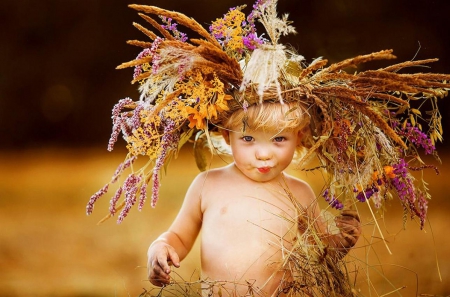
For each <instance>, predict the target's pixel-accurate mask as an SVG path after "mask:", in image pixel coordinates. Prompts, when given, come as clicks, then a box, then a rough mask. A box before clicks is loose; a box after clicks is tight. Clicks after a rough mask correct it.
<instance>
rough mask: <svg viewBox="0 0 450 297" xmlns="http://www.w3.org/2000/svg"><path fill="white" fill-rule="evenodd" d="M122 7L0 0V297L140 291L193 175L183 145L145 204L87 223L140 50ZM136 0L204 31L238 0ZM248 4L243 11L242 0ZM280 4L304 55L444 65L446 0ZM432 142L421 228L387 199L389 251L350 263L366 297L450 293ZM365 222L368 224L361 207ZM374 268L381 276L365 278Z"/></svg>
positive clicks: (446, 207)
mask: <svg viewBox="0 0 450 297" xmlns="http://www.w3.org/2000/svg"><path fill="white" fill-rule="evenodd" d="M131 3H135V2H134V1H123V0H117V1H106V0H92V1H80V0H60V1H58V0H42V1H30V0H19V1H1V2H0V26H1V28H2V41H1V45H0V65H1V69H2V71H1V74H0V96H1V97H0V133H1V135H2V136H3V137H2V138H1V140H0V228H1V232H0V296H138V295H139V294H140V293H142V292H143V291H144V288H146V289H147V290H148V289H149V288H150V286H149V283H148V282H147V281H145V277H146V268H145V265H146V250H147V247H148V245H149V243H150V242H151V241H152V240H153V239H154V238H155V237H156V236H157V235H158V234H159V233H161V232H162V231H164V230H165V229H166V228H167V227H168V225H169V224H170V222H171V220H172V219H173V218H174V216H175V214H176V213H177V210H178V208H179V206H180V204H181V201H182V199H183V196H184V193H185V191H186V189H187V187H188V185H189V183H190V182H191V181H192V179H193V178H194V176H195V175H196V174H197V173H198V171H197V169H196V167H195V164H194V161H193V158H192V149H191V148H190V147H189V146H187V147H186V148H185V149H183V150H182V152H181V153H180V156H179V158H178V159H176V160H174V161H172V163H171V165H170V167H169V170H168V174H167V176H165V177H164V179H163V180H162V189H161V199H160V201H159V202H158V206H157V207H156V208H155V209H152V208H151V207H150V206H149V205H146V207H144V210H143V211H142V212H138V211H137V210H132V212H131V215H129V216H128V217H127V218H126V219H125V221H124V222H123V223H122V224H120V225H117V224H116V223H115V221H114V220H109V221H107V222H105V223H103V224H101V225H97V222H98V221H99V220H100V219H101V218H102V217H103V215H104V214H106V212H107V209H108V202H109V197H103V199H101V200H100V201H99V202H98V204H97V205H96V208H95V211H94V213H93V215H92V216H90V217H87V216H86V215H85V205H86V203H87V201H88V199H89V197H90V196H91V195H92V194H93V193H95V192H96V191H97V190H98V189H99V188H101V187H102V186H103V185H104V184H105V183H106V182H107V181H108V180H109V179H110V177H111V175H112V174H113V172H114V170H115V168H116V166H117V165H118V164H119V163H120V162H122V161H123V158H124V155H125V149H124V142H123V141H119V143H118V144H117V145H116V150H115V151H114V152H112V153H108V152H107V151H106V146H107V141H108V138H109V134H110V131H111V122H110V112H111V109H112V107H113V105H114V104H115V103H116V102H117V101H118V100H119V99H121V98H124V97H127V96H129V97H131V98H134V99H137V98H138V94H137V91H136V86H135V85H131V84H130V83H129V82H130V81H131V77H132V70H130V69H129V70H120V71H116V70H114V68H115V66H116V65H118V64H120V63H121V62H123V61H128V60H131V59H133V58H134V57H135V56H136V55H137V53H138V52H139V49H136V48H133V47H131V46H128V45H126V44H125V40H128V39H144V36H143V35H141V33H140V32H138V30H136V29H135V28H134V27H133V26H132V22H139V23H143V21H141V19H140V18H139V17H138V16H137V14H136V13H135V12H134V11H132V10H130V9H128V8H127V5H128V4H131ZM136 3H141V4H148V5H156V6H160V7H163V8H166V9H171V10H177V11H180V12H183V13H185V14H187V15H189V16H192V17H194V18H195V19H196V20H197V21H199V22H200V23H201V24H204V25H205V27H207V26H208V24H209V22H210V21H211V20H214V19H215V18H217V17H221V16H222V15H223V14H224V13H226V11H227V10H228V8H229V7H232V6H236V5H240V4H244V3H245V2H244V1H237V0H221V1H206V0H178V1H177V0H154V1H151V0H145V1H140V2H136ZM246 4H247V5H248V6H250V7H248V8H247V12H248V11H249V10H250V8H251V5H252V4H253V2H252V1H251V2H247V3H246ZM279 11H280V13H290V18H291V19H292V20H293V21H294V26H295V27H296V28H297V31H298V34H297V35H295V36H290V37H289V38H286V39H284V40H282V42H284V43H290V44H291V45H292V46H293V47H294V48H295V49H297V50H298V52H299V53H301V54H302V55H304V56H305V58H306V60H307V61H312V60H313V59H314V58H316V57H319V56H324V57H325V58H327V59H329V60H330V62H336V61H339V60H341V59H345V58H348V57H352V56H355V55H359V54H366V53H370V52H373V51H378V50H382V49H389V48H392V49H394V53H395V54H396V55H397V56H398V61H399V62H400V61H405V60H411V59H413V58H415V59H425V58H434V57H437V58H439V59H440V61H439V62H438V63H434V64H433V65H430V66H431V67H432V68H431V71H433V72H440V73H450V34H449V29H450V25H449V24H448V21H447V14H448V12H449V11H450V2H448V1H445V0H440V1H422V0H414V1H407V0H391V1H387V0H386V1H383V0H373V1H366V2H363V1H358V2H356V1H351V0H330V1H306V0H304V1H299V0H279ZM380 63H381V64H382V63H383V62H380ZM378 65H379V63H378V62H377V63H371V64H370V65H369V66H370V67H374V68H377V67H378ZM449 101H450V98H447V99H444V100H442V102H441V112H442V114H443V116H444V121H443V123H444V131H449V130H450V124H449V118H450V115H449V110H450V104H449ZM446 133H448V132H446ZM446 133H444V138H446ZM438 151H439V153H440V155H441V157H442V159H443V165H440V167H439V168H440V171H441V174H440V175H438V176H436V175H434V173H433V172H431V171H430V172H428V175H426V176H425V178H426V179H427V180H428V181H429V182H430V189H431V190H430V191H431V193H432V195H433V199H432V201H431V202H430V204H429V206H430V208H429V210H430V215H429V218H430V220H429V221H430V223H431V225H428V226H427V227H426V228H425V229H426V230H425V231H420V230H419V228H418V226H417V224H415V223H414V222H408V224H407V228H406V230H402V217H401V212H400V211H399V207H398V205H396V204H395V203H393V205H392V207H391V208H390V209H389V211H388V213H387V214H386V218H385V222H386V227H383V230H385V235H386V236H387V241H388V242H389V247H390V249H391V251H392V255H389V253H387V250H386V248H384V246H383V244H381V243H380V242H379V241H378V242H377V243H376V244H374V245H373V246H374V250H373V251H372V250H370V251H368V248H367V242H366V241H365V240H360V242H359V244H358V249H356V250H355V251H354V253H353V254H352V255H351V257H355V259H362V260H365V259H364V258H365V256H366V255H367V254H370V259H369V260H367V261H366V262H368V265H366V266H364V265H362V264H361V265H362V266H363V267H365V269H366V270H368V271H371V279H372V280H373V282H374V285H373V286H374V288H376V290H375V291H376V292H377V293H376V294H375V293H373V294H372V296H382V295H383V294H388V293H389V292H390V291H392V286H389V285H388V284H387V283H389V282H392V284H393V286H394V287H402V286H406V288H404V289H402V290H400V291H398V292H396V293H392V294H388V295H389V296H395V295H397V296H399V295H400V294H401V295H402V296H415V295H420V294H422V296H449V295H450V284H449V280H450V271H449V270H450V252H449V251H448V247H449V246H450V240H449V239H448V236H447V234H448V230H449V227H450V224H449V220H448V212H449V213H450V202H449V200H448V198H447V196H448V193H450V184H449V183H448V181H447V179H448V178H447V176H448V174H450V170H449V165H448V164H449V162H450V143H449V142H448V141H447V142H444V144H440V145H438ZM435 164H436V163H435ZM215 165H221V163H220V161H217V163H215ZM291 173H293V174H295V175H297V176H300V177H302V178H305V179H306V180H307V181H309V182H310V183H311V184H312V186H313V188H314V189H315V190H316V191H317V192H318V191H319V190H320V189H321V183H320V178H318V177H317V176H315V175H313V174H309V175H304V173H302V172H297V171H292V172H291ZM363 219H367V220H366V221H368V215H367V217H366V218H364V217H363ZM373 229H374V228H373V226H370V225H367V226H365V230H364V231H365V236H366V238H370V237H371V236H372V235H374V236H378V234H372V233H371V232H373ZM436 259H437V260H436ZM362 260H361V263H363V262H364V261H362ZM364 263H365V262H364ZM437 263H438V264H439V268H440V270H438V268H437ZM366 264H367V263H366ZM381 264H383V265H381ZM198 267H199V261H198V246H196V247H195V248H194V251H193V252H192V253H191V255H189V257H188V259H186V261H184V262H183V263H182V268H180V269H178V270H177V272H179V273H180V277H183V278H187V279H189V278H191V277H195V275H196V274H195V273H193V272H194V270H195V269H198ZM381 268H382V269H383V272H384V275H386V277H387V279H386V280H383V278H382V277H380V276H377V274H378V273H377V272H376V271H377V270H381ZM361 271H364V269H362V270H361ZM439 271H440V274H441V276H442V281H440V278H439ZM361 274H362V276H363V273H362V272H361ZM361 279H364V277H362V278H361ZM361 282H362V284H361V287H364V286H363V280H361ZM363 289H364V288H363ZM375 291H372V292H375Z"/></svg>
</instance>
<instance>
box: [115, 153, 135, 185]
mask: <svg viewBox="0 0 450 297" xmlns="http://www.w3.org/2000/svg"><path fill="white" fill-rule="evenodd" d="M136 159H137V156H132V157H131V158H129V159H126V160H125V162H123V163H120V164H119V166H117V169H116V171H115V172H114V175H113V177H112V179H111V183H115V182H116V181H117V180H118V179H119V177H120V175H121V174H122V172H123V171H124V170H125V169H127V168H128V167H130V166H131V164H133V163H134V161H136Z"/></svg>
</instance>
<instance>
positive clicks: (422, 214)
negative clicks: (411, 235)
mask: <svg viewBox="0 0 450 297" xmlns="http://www.w3.org/2000/svg"><path fill="white" fill-rule="evenodd" d="M417 204H418V206H419V220H420V229H423V227H424V225H425V220H426V217H427V213H428V200H427V198H426V197H425V195H424V194H423V193H422V192H420V194H419V198H418V201H417Z"/></svg>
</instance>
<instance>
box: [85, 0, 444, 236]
mask: <svg viewBox="0 0 450 297" xmlns="http://www.w3.org/2000/svg"><path fill="white" fill-rule="evenodd" d="M276 4H277V1H276V0H258V1H256V3H255V4H254V5H253V10H252V11H251V13H250V14H249V15H248V16H245V14H244V13H243V9H244V6H240V7H235V8H231V9H230V10H229V11H228V12H227V13H226V14H225V15H224V16H223V18H219V19H217V20H215V21H214V22H212V24H211V26H210V27H209V32H208V31H207V30H206V29H205V28H203V27H202V26H201V25H200V24H199V23H197V22H196V21H195V20H193V19H191V18H189V17H187V16H185V15H183V14H181V13H178V12H173V11H167V10H164V9H161V8H158V7H154V6H145V5H130V7H131V8H133V9H135V10H137V11H140V12H141V13H139V16H141V17H142V18H143V19H144V20H145V21H146V22H147V23H148V24H150V25H151V26H152V27H153V28H154V31H155V32H157V33H159V34H160V35H161V37H159V36H157V35H156V34H155V33H154V32H153V31H150V30H148V29H146V28H145V27H143V26H141V25H139V24H136V23H135V24H134V26H135V27H136V28H137V29H139V30H140V31H141V32H143V33H144V34H145V35H146V36H147V37H148V38H149V39H150V40H151V41H150V42H143V41H137V40H131V41H128V43H129V44H131V45H135V46H138V47H141V48H143V50H142V51H141V52H140V53H139V55H138V56H137V57H136V59H134V60H132V61H130V62H127V63H123V64H122V65H120V66H118V67H117V68H119V69H122V68H126V67H134V75H133V81H132V83H135V82H138V83H139V84H140V87H139V90H140V93H141V96H140V99H139V100H138V101H133V100H132V99H130V98H125V99H122V100H120V101H119V102H118V103H117V104H116V105H115V106H114V108H113V111H112V119H113V131H112V135H111V138H110V140H109V145H108V150H109V151H111V150H112V149H113V146H114V143H115V142H116V140H117V138H118V136H119V134H120V132H122V134H123V137H124V139H125V140H126V142H127V143H128V145H127V148H128V150H129V153H128V155H127V156H126V158H125V160H124V162H123V163H122V164H120V165H119V167H118V168H117V170H116V172H115V174H114V175H113V177H112V179H111V181H110V182H109V183H107V184H106V185H105V186H104V187H103V188H102V189H100V190H99V191H98V192H97V193H95V194H94V195H93V196H92V197H91V199H90V200H89V202H88V205H87V213H88V214H91V212H92V210H93V207H94V203H95V202H96V200H97V199H98V198H99V197H100V196H102V195H104V194H105V193H106V192H107V191H108V188H109V185H110V184H111V183H114V182H116V181H117V180H118V178H119V177H120V176H121V174H122V173H123V172H125V170H127V169H131V170H130V171H131V173H129V175H128V176H127V177H126V178H125V180H124V182H123V183H122V185H121V186H119V188H118V189H117V190H116V192H115V193H114V195H113V197H112V199H111V201H110V214H109V215H108V217H110V216H113V215H115V214H116V212H117V211H119V210H121V212H120V214H119V216H118V222H119V223H120V222H121V221H122V220H123V219H124V218H125V217H126V216H127V214H128V212H129V210H130V208H131V207H132V206H133V205H134V204H136V203H138V208H139V210H141V209H142V207H143V205H144V202H145V200H146V198H147V185H148V184H149V183H150V181H152V189H151V190H152V197H151V205H152V206H153V207H154V206H155V205H156V202H157V199H158V192H159V186H160V171H161V169H162V168H163V167H164V166H165V165H166V164H167V163H168V161H169V160H170V159H171V158H172V157H175V156H176V155H177V152H178V151H179V150H180V148H181V147H182V146H183V145H184V144H185V143H186V142H188V141H193V142H194V150H195V151H196V154H197V151H201V146H200V145H199V144H200V143H201V142H204V141H205V138H206V139H209V133H210V132H211V131H212V130H215V129H216V128H217V127H218V126H219V125H220V123H221V122H222V121H223V120H224V119H225V118H227V116H228V115H229V114H230V113H232V112H234V111H236V110H237V109H244V110H245V109H246V108H247V107H248V106H249V105H252V104H260V103H262V102H268V101H270V102H281V103H283V102H286V101H288V102H294V103H295V102H297V103H298V104H302V105H306V106H307V108H308V111H309V113H310V116H311V124H310V131H311V135H312V137H311V139H310V143H309V145H308V152H307V154H306V155H305V156H304V157H303V158H302V159H301V160H300V163H299V167H302V168H303V166H304V165H305V162H306V161H308V160H309V159H310V158H311V157H312V156H314V155H315V156H317V158H318V160H319V162H320V166H318V167H317V168H314V169H317V170H320V169H324V170H325V171H326V172H327V176H328V179H327V181H326V185H325V188H324V190H323V193H322V196H323V197H324V198H325V200H326V201H328V203H329V204H330V205H331V206H332V207H334V208H337V209H342V208H343V207H344V204H346V205H351V204H352V203H355V201H356V202H357V201H360V202H371V203H373V205H374V206H375V207H377V208H381V207H382V206H383V205H384V203H385V202H386V201H387V200H389V199H392V198H394V197H397V198H398V199H399V200H400V202H401V203H402V205H403V208H404V212H405V213H406V214H409V215H410V216H411V218H414V217H417V218H419V221H420V226H421V227H423V225H424V222H425V217H426V211H427V200H428V199H429V198H430V195H429V193H428V192H427V187H426V183H425V182H424V181H422V182H421V183H420V182H418V181H416V180H415V179H414V177H413V176H412V174H411V171H415V170H424V169H427V168H432V169H434V170H436V173H437V169H436V167H434V166H431V165H426V164H425V163H424V162H423V161H422V160H421V159H420V157H419V150H422V149H423V150H424V151H425V154H432V155H434V156H435V157H436V158H438V157H437V153H436V151H435V146H434V144H435V142H436V141H442V126H441V115H440V113H439V110H438V108H437V101H438V98H443V97H445V96H446V95H447V91H448V89H449V84H448V83H447V81H449V80H450V75H448V74H435V73H413V74H402V73H400V71H401V70H403V69H404V68H407V67H412V66H423V65H426V64H428V63H431V62H435V61H437V59H428V60H419V61H408V62H403V63H399V64H395V65H392V66H389V67H386V68H382V69H378V70H367V71H362V72H356V73H353V74H350V73H348V72H345V71H344V69H345V68H349V67H356V66H357V65H359V64H363V63H366V62H369V61H373V60H383V59H394V58H395V56H394V55H393V54H392V50H383V51H380V52H375V53H371V54H368V55H362V56H357V57H354V58H351V59H347V60H344V61H341V62H339V63H334V64H331V65H329V66H327V64H328V61H327V60H324V59H320V58H319V59H316V60H314V61H313V62H312V63H310V64H309V65H307V64H306V63H305V62H304V59H303V57H302V56H300V55H298V54H296V53H295V52H294V51H291V50H288V49H287V48H286V47H285V46H283V45H282V44H279V43H278V41H279V38H280V37H281V36H282V35H286V34H288V33H294V32H295V29H294V27H292V26H291V25H290V22H289V21H288V20H287V15H284V16H282V17H281V18H280V17H278V16H277V12H276ZM144 13H145V14H144ZM149 15H155V16H158V17H159V22H158V21H156V20H155V19H153V18H152V17H150V16H149ZM257 21H258V22H260V23H262V25H263V26H264V28H265V30H266V35H263V34H258V33H257V30H256V26H255V24H256V22H257ZM178 26H184V27H185V28H187V29H190V30H192V31H193V32H195V33H196V34H197V35H199V37H200V38H197V39H194V38H192V39H189V38H188V36H187V35H186V34H185V33H183V32H181V31H179V30H178ZM264 36H267V37H264ZM414 106H416V107H414ZM417 106H419V107H425V106H426V107H427V108H429V110H428V111H426V112H422V111H421V110H420V109H419V108H418V107H417ZM423 131H426V132H423ZM141 156H147V157H148V159H149V161H148V163H147V164H146V165H145V166H143V167H142V168H140V169H137V170H136V169H134V168H133V167H132V166H131V165H132V164H133V162H134V161H135V160H136V159H137V158H138V157H141ZM200 159H201V158H198V160H200ZM198 163H201V162H198ZM199 165H201V164H199ZM199 167H204V166H199ZM201 169H204V168H201ZM314 169H308V170H314ZM122 194H124V199H123V201H122V202H121V203H120V204H119V203H118V201H119V199H120V197H121V196H122Z"/></svg>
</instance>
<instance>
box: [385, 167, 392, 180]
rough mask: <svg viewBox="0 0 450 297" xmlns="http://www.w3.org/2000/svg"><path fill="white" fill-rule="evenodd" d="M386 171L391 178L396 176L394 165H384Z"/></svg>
mask: <svg viewBox="0 0 450 297" xmlns="http://www.w3.org/2000/svg"><path fill="white" fill-rule="evenodd" d="M384 173H385V174H386V176H387V177H389V178H395V173H394V167H392V166H384Z"/></svg>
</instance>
